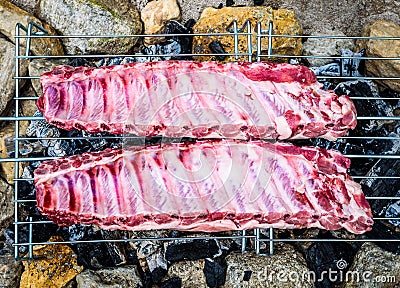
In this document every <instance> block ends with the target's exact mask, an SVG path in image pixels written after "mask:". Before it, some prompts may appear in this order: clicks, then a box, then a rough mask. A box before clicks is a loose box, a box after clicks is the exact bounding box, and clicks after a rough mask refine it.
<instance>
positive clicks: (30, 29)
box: [0, 20, 400, 259]
mask: <svg viewBox="0 0 400 288" xmlns="http://www.w3.org/2000/svg"><path fill="white" fill-rule="evenodd" d="M266 26H267V29H263V28H262V23H260V22H258V23H257V25H256V27H255V34H256V35H254V34H253V30H252V29H253V27H252V25H251V23H250V21H249V20H248V21H246V22H245V23H244V25H243V26H242V27H238V23H237V22H236V21H233V22H232V23H231V25H229V27H228V28H227V32H226V33H201V34H200V33H199V34H168V35H165V34H157V35H152V37H165V36H168V37H173V36H176V37H184V36H228V37H233V40H234V53H225V54H198V53H196V54H178V55H173V56H174V57H187V56H202V55H203V56H234V57H235V59H236V60H238V59H239V57H241V56H244V57H247V61H249V62H252V61H253V57H254V54H255V57H254V58H255V59H256V61H262V60H268V59H271V58H297V59H307V58H324V59H339V61H341V60H343V59H350V60H351V59H357V58H361V59H363V60H399V61H400V58H394V57H390V58H379V57H365V56H363V57H357V56H348V57H346V56H337V57H336V56H304V55H303V56H293V55H278V54H274V53H273V49H272V40H273V39H274V38H278V37H283V38H300V39H304V38H317V39H326V38H331V39H353V40H357V39H368V40H396V41H400V37H365V36H362V37H347V36H331V35H329V36H326V35H315V36H302V35H278V34H274V29H273V22H269V23H268V24H267V25H266ZM46 33H47V32H46V31H45V30H44V29H43V28H42V27H41V26H39V25H38V24H36V23H33V22H30V23H29V24H28V26H27V27H25V26H24V25H22V24H20V23H18V24H17V25H16V27H15V64H16V65H15V77H14V79H15V97H14V102H15V115H14V116H10V117H0V121H12V122H14V123H15V133H14V138H13V140H14V151H15V156H14V157H13V158H0V163H1V162H13V163H14V167H15V168H14V181H15V183H14V189H15V190H14V213H15V214H14V228H15V229H14V236H15V239H14V244H13V245H14V256H15V258H16V259H32V258H33V247H34V246H36V245H44V244H60V243H64V244H74V243H75V244H77V243H88V242H94V241H96V242H129V241H149V240H152V241H176V240H184V239H203V240H204V239H232V240H233V239H239V240H241V251H242V252H243V253H245V252H248V251H249V249H252V250H254V251H255V253H256V254H261V253H260V252H261V251H260V250H261V248H260V247H261V243H262V242H264V243H266V247H267V249H266V250H267V251H268V253H267V254H262V255H268V254H273V253H274V243H276V242H321V241H332V242H343V241H353V242H366V241H374V242H375V241H387V242H399V241H400V239H359V238H356V239H308V238H307V239H302V238H300V239H284V238H275V237H274V229H272V228H270V229H254V230H253V231H241V235H238V236H213V235H209V236H196V237H179V238H174V237H170V238H162V237H158V238H157V237H154V238H135V239H111V240H81V241H63V242H59V241H56V242H54V241H53V242H50V241H46V242H36V243H35V242H33V240H32V239H33V234H34V230H35V229H40V225H43V224H49V223H52V222H51V221H35V220H33V219H32V217H30V218H29V221H22V220H21V219H20V218H21V215H20V207H19V206H20V204H23V203H32V202H35V200H27V199H20V197H19V193H18V189H19V185H20V183H21V182H22V181H32V180H33V179H32V178H21V177H20V172H21V171H20V167H19V163H21V162H26V163H27V162H32V161H42V160H47V159H54V158H58V157H27V158H22V157H19V155H20V153H19V151H20V147H19V144H20V142H21V141H25V140H51V139H54V138H53V137H42V138H35V137H21V136H20V135H19V134H20V133H19V130H20V126H19V125H20V121H31V120H40V119H44V118H43V117H32V116H30V117H26V116H21V115H20V111H19V106H20V103H21V101H25V100H36V99H38V97H36V96H30V95H21V92H20V84H21V81H24V80H27V79H29V80H31V79H39V77H40V75H34V76H20V73H19V71H20V69H19V68H20V65H21V60H25V61H29V60H30V59H40V58H45V59H59V58H64V59H65V58H81V57H84V58H92V59H96V58H99V59H100V58H106V57H108V58H112V57H148V55H121V54H119V55H113V54H109V55H86V54H85V55H61V56H45V55H31V53H30V44H31V42H32V41H35V39H36V38H59V39H62V38H124V37H136V38H143V37H146V36H145V35H63V36H54V35H47V34H46ZM240 36H242V37H243V36H245V37H246V41H247V51H246V53H239V45H238V43H239V37H240ZM254 36H255V37H256V47H257V48H256V50H255V51H253V47H252V43H253V41H252V40H253V37H254ZM263 41H267V47H268V49H267V53H266V54H262V52H261V51H262V49H261V48H262V42H263ZM23 47H25V53H24V54H22V53H21V51H22V49H21V48H23ZM253 52H254V53H253ZM153 56H172V55H168V54H163V55H161V54H157V55H153ZM317 78H319V79H327V80H329V79H343V80H361V79H362V80H385V79H386V80H397V81H400V77H371V76H317ZM352 99H353V100H354V99H357V100H378V99H379V100H389V99H390V100H399V99H400V98H375V97H353V98H352ZM357 120H359V121H364V120H392V121H399V120H400V117H399V116H374V115H370V116H368V117H361V116H358V117H357ZM128 137H133V136H128ZM101 138H106V139H115V138H118V136H107V137H101ZM340 138H342V139H346V138H347V139H361V140H371V139H378V140H400V135H396V136H365V137H350V136H344V137H340ZM57 139H63V140H71V139H85V140H88V139H99V137H98V136H89V137H61V138H60V137H57ZM345 155H346V154H345ZM346 156H347V157H349V158H378V159H385V158H386V159H400V155H377V154H374V155H357V154H347V155H346ZM351 176H352V177H353V178H354V179H366V178H371V179H372V178H382V179H399V178H400V175H399V176H367V175H365V176H355V175H351ZM366 198H367V199H368V200H376V199H380V200H400V197H383V196H382V197H366ZM391 219H392V220H400V218H387V217H374V220H391ZM21 226H27V227H28V237H27V238H28V240H27V241H22V240H21V239H22V237H20V236H21V235H19V234H20V232H19V228H20V227H21ZM261 230H264V231H262V232H264V235H266V238H265V237H262V236H261ZM248 240H252V241H253V243H252V245H251V246H252V247H251V248H248V246H249V245H248ZM21 247H27V248H28V251H29V252H28V254H27V255H22V256H21V255H20V254H21V253H20V248H21Z"/></svg>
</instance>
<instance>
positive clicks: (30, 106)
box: [19, 59, 41, 117]
mask: <svg viewBox="0 0 400 288" xmlns="http://www.w3.org/2000/svg"><path fill="white" fill-rule="evenodd" d="M35 60H36V59H35ZM33 81H35V82H36V83H37V82H39V80H37V79H31V83H33ZM39 87H40V84H39ZM40 91H41V87H40V90H39V92H40ZM38 95H40V94H38V93H37V92H36V91H35V89H34V88H33V87H32V85H30V84H29V85H25V86H24V87H23V89H21V93H20V96H25V97H35V96H38ZM19 103H20V107H21V110H20V115H22V116H27V117H30V116H33V114H35V112H36V111H38V108H37V106H36V100H28V99H21V100H19Z"/></svg>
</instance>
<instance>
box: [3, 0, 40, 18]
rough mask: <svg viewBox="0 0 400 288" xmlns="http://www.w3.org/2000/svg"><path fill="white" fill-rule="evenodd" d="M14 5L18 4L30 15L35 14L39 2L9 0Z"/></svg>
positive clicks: (32, 0)
mask: <svg viewBox="0 0 400 288" xmlns="http://www.w3.org/2000/svg"><path fill="white" fill-rule="evenodd" d="M9 1H10V2H11V3H12V4H14V5H15V6H18V7H19V8H21V9H22V10H25V11H26V12H28V13H31V14H32V15H35V14H36V10H37V9H36V5H37V4H38V3H39V0H9Z"/></svg>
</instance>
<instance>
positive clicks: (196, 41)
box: [193, 7, 302, 62]
mask: <svg viewBox="0 0 400 288" xmlns="http://www.w3.org/2000/svg"><path fill="white" fill-rule="evenodd" d="M233 20H236V21H237V23H238V28H241V27H242V26H243V25H244V24H245V22H246V21H247V20H250V22H251V24H252V27H253V29H254V28H255V27H256V23H257V21H260V22H261V23H262V28H263V29H266V28H267V25H268V23H269V21H271V20H272V21H274V33H275V34H291V35H302V29H301V27H300V25H299V23H298V22H297V20H296V17H295V15H294V13H293V11H291V10H288V9H279V10H273V9H272V8H270V7H224V8H221V9H215V8H211V7H209V8H206V9H204V11H203V13H202V14H201V16H200V19H199V21H197V23H196V24H195V25H194V27H193V33H226V32H227V28H228V27H229V25H230V24H231V23H232V21H233ZM244 32H246V30H244ZM255 33H256V32H254V30H253V37H252V43H251V45H252V51H253V56H255V51H256V50H257V37H256V34H255ZM238 38H239V39H238V40H239V43H238V48H239V50H238V52H239V53H247V50H248V45H247V44H248V43H247V36H245V35H242V36H239V37H238ZM216 40H218V41H219V42H220V45H221V46H222V48H223V50H224V51H225V52H226V53H234V52H235V47H234V46H235V45H234V37H232V36H195V37H193V53H195V54H196V53H197V54H200V53H201V54H204V53H206V54H208V53H211V49H210V47H209V45H210V44H211V43H212V42H214V41H216ZM267 50H268V41H267V40H266V39H263V40H262V42H261V53H262V54H266V53H267ZM301 51H302V44H301V39H300V38H283V37H279V38H274V39H273V40H272V53H273V54H281V55H300V54H301ZM195 59H196V60H198V61H209V60H217V59H216V57H213V56H195ZM238 60H242V61H246V60H248V56H247V55H246V56H239V57H238ZM284 60H285V59H284ZM223 61H224V62H230V61H235V57H234V56H229V57H226V58H225V59H224V60H223Z"/></svg>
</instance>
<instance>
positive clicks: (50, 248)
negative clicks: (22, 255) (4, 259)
mask: <svg viewBox="0 0 400 288" xmlns="http://www.w3.org/2000/svg"><path fill="white" fill-rule="evenodd" d="M49 241H62V239H61V238H60V237H52V238H50V240H49ZM33 257H35V258H38V260H35V261H23V262H22V263H23V265H24V268H25V270H24V272H23V273H22V277H21V284H20V286H19V287H20V288H25V287H26V288H28V287H30V288H33V287H38V288H39V287H40V288H41V287H63V286H64V285H66V284H67V283H68V282H69V281H71V280H72V279H73V278H75V276H76V275H78V274H79V273H80V272H81V271H82V269H83V267H81V266H79V265H78V263H77V259H76V254H75V253H74V252H73V251H72V249H71V248H70V247H68V246H67V245H64V244H54V245H40V246H34V247H33Z"/></svg>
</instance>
